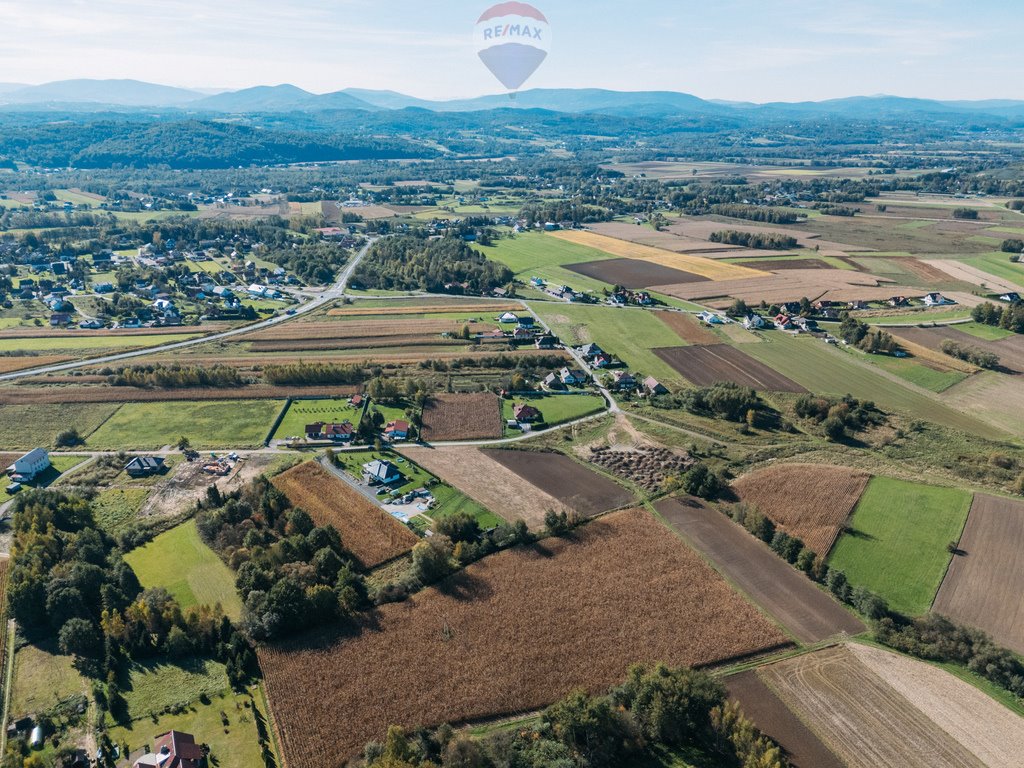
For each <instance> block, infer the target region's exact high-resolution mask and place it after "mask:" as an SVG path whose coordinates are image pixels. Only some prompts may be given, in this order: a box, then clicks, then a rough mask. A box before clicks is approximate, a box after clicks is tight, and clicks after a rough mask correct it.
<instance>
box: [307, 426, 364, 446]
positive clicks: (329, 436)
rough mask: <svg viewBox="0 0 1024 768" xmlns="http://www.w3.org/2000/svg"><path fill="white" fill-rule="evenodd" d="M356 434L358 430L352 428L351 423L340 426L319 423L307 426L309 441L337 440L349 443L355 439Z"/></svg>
mask: <svg viewBox="0 0 1024 768" xmlns="http://www.w3.org/2000/svg"><path fill="white" fill-rule="evenodd" d="M355 433H356V428H355V427H354V426H352V422H350V421H344V422H342V423H340V424H328V423H325V422H322V421H318V422H316V423H314V424H307V425H306V439H307V440H336V441H338V442H342V443H347V442H348V441H349V440H351V439H352V438H353V436H354V435H355Z"/></svg>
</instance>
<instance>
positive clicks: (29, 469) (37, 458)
mask: <svg viewBox="0 0 1024 768" xmlns="http://www.w3.org/2000/svg"><path fill="white" fill-rule="evenodd" d="M49 468H50V454H49V453H47V452H46V451H45V450H44V449H42V448H33V449H32V450H31V451H29V452H28V453H26V454H25V455H24V456H22V457H21V458H20V459H18V460H17V461H16V462H14V463H13V464H11V466H9V467H8V468H7V474H8V475H10V476H11V479H12V480H14V481H15V482H17V483H24V482H31V481H32V480H35V479H36V477H37V476H38V475H40V474H41V473H43V472H45V471H46V470H48V469H49Z"/></svg>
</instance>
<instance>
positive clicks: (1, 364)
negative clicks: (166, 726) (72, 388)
mask: <svg viewBox="0 0 1024 768" xmlns="http://www.w3.org/2000/svg"><path fill="white" fill-rule="evenodd" d="M73 359H74V358H72V357H68V356H67V355H39V356H38V357H33V356H32V355H19V356H17V357H11V356H7V355H0V373H14V372H15V371H25V370H28V369H29V368H42V367H43V366H44V365H56V364H57V363H64V362H67V361H68V360H73Z"/></svg>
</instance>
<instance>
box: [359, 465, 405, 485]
mask: <svg viewBox="0 0 1024 768" xmlns="http://www.w3.org/2000/svg"><path fill="white" fill-rule="evenodd" d="M401 479H402V473H401V472H399V471H398V467H396V466H395V465H394V464H392V463H391V462H390V461H381V460H380V459H378V460H376V461H370V462H367V463H366V464H363V480H364V481H365V482H366V484H367V485H391V484H392V483H397V482H398V481H399V480H401Z"/></svg>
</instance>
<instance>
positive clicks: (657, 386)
mask: <svg viewBox="0 0 1024 768" xmlns="http://www.w3.org/2000/svg"><path fill="white" fill-rule="evenodd" d="M644 389H645V390H646V391H647V394H649V395H667V394H668V389H666V388H665V387H664V386H663V385H662V384H661V382H659V381H658V380H657V379H656V378H654V377H653V376H648V377H647V378H646V379H644Z"/></svg>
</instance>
